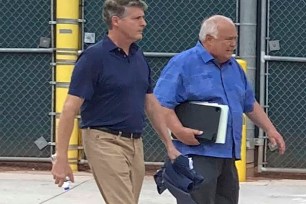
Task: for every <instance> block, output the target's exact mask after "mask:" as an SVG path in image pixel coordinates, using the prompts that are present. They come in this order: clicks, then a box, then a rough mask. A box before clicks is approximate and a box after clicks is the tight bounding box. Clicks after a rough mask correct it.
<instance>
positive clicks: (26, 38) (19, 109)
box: [0, 0, 51, 157]
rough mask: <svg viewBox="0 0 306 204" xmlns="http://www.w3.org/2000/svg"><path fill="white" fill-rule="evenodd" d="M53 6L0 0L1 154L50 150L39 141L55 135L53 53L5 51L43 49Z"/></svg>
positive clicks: (36, 0)
mask: <svg viewBox="0 0 306 204" xmlns="http://www.w3.org/2000/svg"><path fill="white" fill-rule="evenodd" d="M34 8H35V9H34ZM50 10H51V7H50V2H49V1H44V0H28V1H16V0H13V1H8V0H1V1H0V14H1V21H0V22H1V23H0V26H1V32H0V39H1V40H0V48H1V49H2V51H1V53H0V72H1V74H0V115H1V117H0V141H1V142H0V157H48V156H49V155H50V151H49V149H45V150H43V151H39V149H38V148H37V147H36V146H35V144H34V141H35V140H36V139H37V138H38V137H40V136H44V137H45V138H46V139H48V140H50V130H51V127H50V116H49V115H48V113H49V112H50V110H51V86H50V85H49V81H51V68H50V62H51V55H50V54H39V53H32V54H30V53H27V54H25V53H17V52H16V53H14V51H12V50H11V51H10V53H9V52H6V51H3V50H5V49H6V48H24V49H25V50H26V48H38V45H39V42H40V37H49V38H50V35H51V34H50V25H49V24H48V22H49V20H50ZM25 52H26V51H25Z"/></svg>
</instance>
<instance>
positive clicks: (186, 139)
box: [174, 127, 203, 145]
mask: <svg viewBox="0 0 306 204" xmlns="http://www.w3.org/2000/svg"><path fill="white" fill-rule="evenodd" d="M201 134H203V131H200V130H195V129H191V128H185V127H184V128H182V129H180V130H179V131H177V132H176V133H175V134H174V135H175V137H176V138H177V139H178V140H179V141H181V142H182V143H184V144H186V145H199V144H200V143H199V141H198V140H197V139H196V138H195V137H196V136H197V135H201Z"/></svg>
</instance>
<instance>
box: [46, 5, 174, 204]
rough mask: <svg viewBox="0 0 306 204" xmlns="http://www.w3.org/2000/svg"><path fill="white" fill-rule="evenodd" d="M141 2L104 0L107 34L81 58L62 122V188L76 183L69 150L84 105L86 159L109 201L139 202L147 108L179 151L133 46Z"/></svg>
mask: <svg viewBox="0 0 306 204" xmlns="http://www.w3.org/2000/svg"><path fill="white" fill-rule="evenodd" d="M146 9H147V5H146V3H145V2H144V1H142V0H125V1H123V0H106V1H105V3H104V6H103V17H104V20H105V22H106V24H107V26H108V35H107V36H106V37H105V38H104V39H103V40H102V41H100V42H98V43H97V44H95V45H93V46H92V47H90V48H88V49H87V50H85V51H84V52H83V53H82V55H81V56H80V57H79V59H78V61H77V63H76V65H75V69H74V71H73V75H72V78H71V84H70V88H69V93H68V96H67V99H66V102H65V105H64V108H63V111H62V113H61V117H60V122H59V125H58V141H57V150H56V155H57V158H56V161H55V162H54V164H53V168H52V174H53V176H54V179H55V183H56V184H58V185H59V186H61V185H62V184H63V182H64V179H65V177H66V176H69V177H70V179H71V180H72V181H73V174H72V172H71V168H70V167H69V164H68V159H67V149H68V143H69V138H70V135H71V132H72V129H73V121H74V118H75V116H76V115H77V114H78V112H79V110H80V108H81V118H82V120H81V128H82V129H83V130H82V134H83V141H84V147H85V153H86V156H87V159H88V161H89V163H90V166H91V168H92V172H93V174H94V177H95V180H96V182H97V185H98V187H99V189H100V192H101V194H102V196H103V198H104V200H105V201H106V203H108V204H136V203H138V198H139V194H140V189H141V186H142V182H143V178H144V173H145V168H144V155H143V143H142V138H141V134H142V131H143V127H144V117H145V114H144V110H145V111H146V113H147V116H148V118H149V119H150V121H151V122H152V125H153V127H154V128H155V130H156V131H157V133H158V134H159V135H160V136H161V138H162V140H163V142H164V144H165V146H166V148H167V152H168V156H169V157H170V159H175V158H176V157H177V156H178V155H179V154H180V153H179V152H178V151H177V150H176V148H175V147H174V145H173V144H172V141H171V139H170V137H169V134H168V131H167V127H166V126H165V124H166V123H165V122H164V118H163V115H162V114H161V113H162V107H161V106H160V104H159V102H158V101H157V99H156V98H155V96H154V95H153V94H152V84H151V75H150V68H149V66H148V64H147V62H146V60H145V58H144V55H143V52H142V51H141V50H140V49H139V48H138V47H137V45H136V44H135V42H136V41H138V40H141V39H142V36H143V30H144V28H145V26H146V21H145V19H144V11H145V10H146Z"/></svg>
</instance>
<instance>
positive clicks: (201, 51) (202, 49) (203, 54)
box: [196, 41, 214, 63]
mask: <svg viewBox="0 0 306 204" xmlns="http://www.w3.org/2000/svg"><path fill="white" fill-rule="evenodd" d="M196 50H197V53H198V54H199V55H200V56H201V58H202V60H203V61H204V62H205V63H208V62H209V61H212V60H214V57H213V56H212V55H211V54H210V53H209V52H207V50H206V49H205V47H204V46H203V45H202V43H201V42H200V41H198V42H197V44H196Z"/></svg>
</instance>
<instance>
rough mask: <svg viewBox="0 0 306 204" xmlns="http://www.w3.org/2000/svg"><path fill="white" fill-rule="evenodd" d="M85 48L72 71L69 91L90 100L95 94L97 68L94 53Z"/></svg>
mask: <svg viewBox="0 0 306 204" xmlns="http://www.w3.org/2000/svg"><path fill="white" fill-rule="evenodd" d="M93 54H95V53H92V52H91V53H90V52H88V51H87V50H85V51H84V52H83V53H82V54H81V55H80V56H79V58H78V60H77V63H76V64H75V67H74V70H73V72H72V77H71V82H70V86H69V91H68V93H69V94H71V95H74V96H78V97H80V98H84V99H85V100H90V99H91V97H92V96H93V94H94V89H95V84H96V82H97V80H98V73H97V69H95V67H94V55H93Z"/></svg>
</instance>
